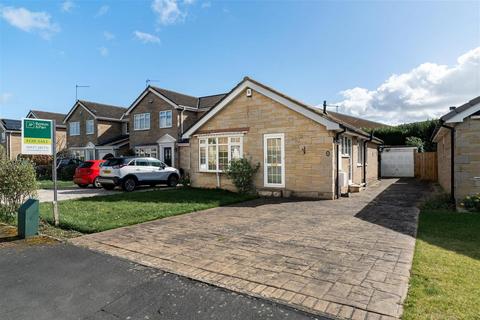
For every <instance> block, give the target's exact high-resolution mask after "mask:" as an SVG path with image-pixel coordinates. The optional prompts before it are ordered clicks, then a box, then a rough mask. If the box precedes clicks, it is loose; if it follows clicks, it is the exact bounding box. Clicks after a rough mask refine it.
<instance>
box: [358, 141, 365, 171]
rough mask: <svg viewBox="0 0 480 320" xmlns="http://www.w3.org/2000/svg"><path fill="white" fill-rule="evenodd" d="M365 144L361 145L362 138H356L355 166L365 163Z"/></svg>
mask: <svg viewBox="0 0 480 320" xmlns="http://www.w3.org/2000/svg"><path fill="white" fill-rule="evenodd" d="M364 149H365V146H364V145H363V140H361V139H357V153H358V154H357V166H363V164H364V163H365V159H364V152H365V150H364Z"/></svg>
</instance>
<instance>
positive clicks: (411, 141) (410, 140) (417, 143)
mask: <svg viewBox="0 0 480 320" xmlns="http://www.w3.org/2000/svg"><path fill="white" fill-rule="evenodd" d="M405 143H406V145H407V146H410V147H417V150H418V152H423V151H424V148H425V143H424V142H423V140H422V139H421V138H419V137H407V139H405Z"/></svg>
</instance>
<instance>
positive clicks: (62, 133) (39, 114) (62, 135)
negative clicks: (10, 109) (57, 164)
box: [26, 110, 67, 152]
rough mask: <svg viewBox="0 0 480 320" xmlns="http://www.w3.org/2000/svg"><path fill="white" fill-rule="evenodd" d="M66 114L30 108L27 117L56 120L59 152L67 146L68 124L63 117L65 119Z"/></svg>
mask: <svg viewBox="0 0 480 320" xmlns="http://www.w3.org/2000/svg"><path fill="white" fill-rule="evenodd" d="M65 116H66V114H63V113H57V112H47V111H40V110H30V111H29V112H28V114H27V116H26V118H31V119H45V120H55V127H56V131H55V132H56V134H55V138H56V142H57V143H56V144H57V152H58V151H62V150H64V149H65V148H66V147H67V126H66V125H65V123H63V119H65Z"/></svg>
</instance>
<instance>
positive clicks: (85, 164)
mask: <svg viewBox="0 0 480 320" xmlns="http://www.w3.org/2000/svg"><path fill="white" fill-rule="evenodd" d="M92 166H93V162H90V161H85V162H83V163H81V164H80V165H79V166H78V167H79V168H91V167H92Z"/></svg>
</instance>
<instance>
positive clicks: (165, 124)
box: [160, 110, 172, 128]
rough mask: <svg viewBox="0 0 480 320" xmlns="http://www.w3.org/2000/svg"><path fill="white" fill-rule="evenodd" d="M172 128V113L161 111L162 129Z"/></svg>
mask: <svg viewBox="0 0 480 320" xmlns="http://www.w3.org/2000/svg"><path fill="white" fill-rule="evenodd" d="M171 126H172V111H170V110H169V111H160V128H170V127H171Z"/></svg>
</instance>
